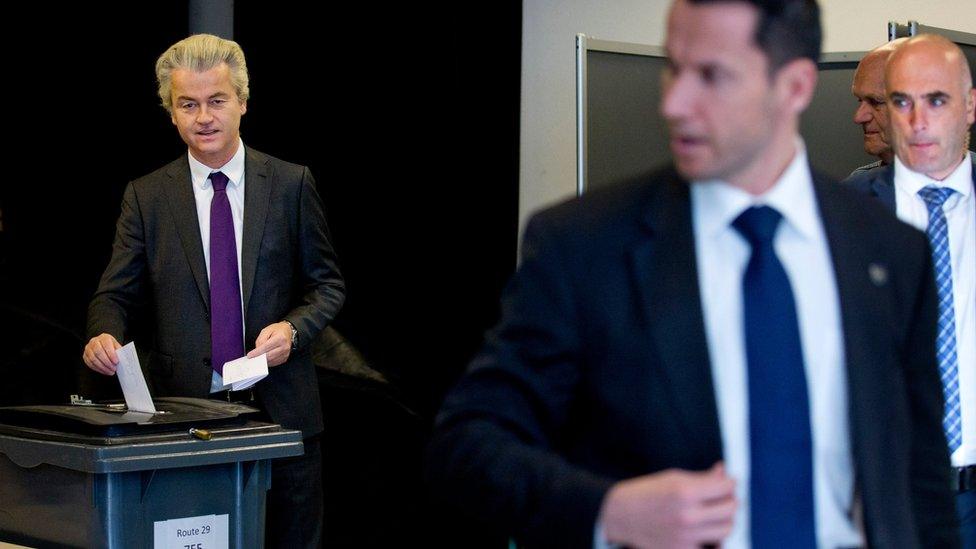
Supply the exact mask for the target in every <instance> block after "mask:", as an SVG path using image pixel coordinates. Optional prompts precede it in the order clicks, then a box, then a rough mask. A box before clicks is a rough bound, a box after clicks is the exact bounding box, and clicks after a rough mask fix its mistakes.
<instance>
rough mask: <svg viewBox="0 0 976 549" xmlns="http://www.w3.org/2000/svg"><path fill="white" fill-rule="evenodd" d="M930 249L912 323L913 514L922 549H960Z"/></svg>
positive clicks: (908, 372)
mask: <svg viewBox="0 0 976 549" xmlns="http://www.w3.org/2000/svg"><path fill="white" fill-rule="evenodd" d="M918 248H919V249H922V250H924V257H922V258H921V259H922V260H923V261H924V264H925V270H924V274H923V276H922V277H921V284H920V286H919V288H918V293H917V295H918V299H917V300H916V306H915V308H914V314H913V315H912V318H911V319H909V322H908V323H907V330H908V333H907V337H906V339H905V341H906V342H907V345H906V347H905V350H904V352H905V357H904V363H905V364H906V376H907V379H906V387H907V390H908V396H909V405H910V407H911V412H912V431H911V440H912V449H911V465H910V474H911V491H912V512H913V513H914V515H915V523H916V526H917V528H918V533H919V538H920V541H921V546H922V547H930V548H933V549H935V548H952V547H959V544H960V541H959V529H958V528H959V526H958V523H957V518H956V512H955V505H954V498H953V493H952V491H951V489H950V485H949V483H950V478H949V471H950V469H951V468H950V462H949V459H948V452H947V448H948V444H947V443H946V438H945V432H944V430H943V428H942V414H943V406H944V404H943V398H942V382H941V380H940V378H939V367H938V364H937V361H936V355H935V349H936V343H935V335H936V326H937V321H936V318H937V310H938V297H937V293H936V290H935V278H934V274H933V271H932V264H931V261H930V260H929V258H930V257H931V256H930V254H929V251H928V247H927V246H919V247H918Z"/></svg>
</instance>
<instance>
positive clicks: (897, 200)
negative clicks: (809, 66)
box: [851, 35, 976, 549]
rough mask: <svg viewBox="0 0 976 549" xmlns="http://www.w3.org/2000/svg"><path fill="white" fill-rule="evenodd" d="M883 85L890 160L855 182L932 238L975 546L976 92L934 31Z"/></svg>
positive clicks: (895, 59) (960, 58)
mask: <svg viewBox="0 0 976 549" xmlns="http://www.w3.org/2000/svg"><path fill="white" fill-rule="evenodd" d="M885 88H886V90H887V102H888V116H889V119H890V136H891V143H892V146H893V150H894V152H895V158H894V162H893V164H892V165H890V166H887V167H885V168H882V169H880V170H875V172H872V173H873V174H874V176H873V177H868V178H862V179H861V180H859V181H854V182H852V183H851V185H852V186H854V187H855V188H857V189H859V190H861V191H862V192H864V193H866V194H870V195H873V196H875V197H877V198H879V199H880V200H881V201H882V202H884V203H885V204H886V205H887V206H888V207H889V208H891V209H892V210H893V211H895V213H897V215H898V217H899V218H900V219H901V220H902V221H905V222H906V223H909V224H911V225H914V226H915V227H917V228H919V229H921V230H923V231H926V233H927V235H928V237H929V240H930V243H931V247H932V256H933V264H934V265H935V272H936V285H937V289H938V294H939V295H938V297H939V328H938V339H937V351H936V354H937V359H938V362H939V369H940V374H941V377H942V383H943V394H944V397H945V413H944V417H943V428H944V430H945V435H946V439H947V442H948V447H949V453H950V457H951V460H952V465H953V478H954V481H953V483H954V488H955V489H956V492H957V493H956V503H957V508H958V512H959V518H960V520H961V524H962V537H963V546H964V547H965V548H966V549H976V197H974V194H976V191H974V187H976V156H974V155H972V154H971V153H967V150H966V148H967V141H968V136H969V128H970V126H972V124H973V120H974V112H976V91H974V90H973V81H972V75H971V74H970V70H969V65H968V64H967V62H966V58H965V56H964V55H963V53H962V51H961V50H960V49H959V47H958V46H956V45H955V44H953V43H952V42H950V41H949V40H947V39H945V38H943V37H941V36H937V35H921V36H917V37H915V38H912V39H910V40H908V41H906V42H905V43H904V44H902V45H901V46H900V47H899V48H898V49H897V50H896V51H895V52H894V53H892V54H891V56H890V57H889V59H888V62H887V64H886V66H885Z"/></svg>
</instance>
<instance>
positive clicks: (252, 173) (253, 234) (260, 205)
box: [241, 147, 272, 320]
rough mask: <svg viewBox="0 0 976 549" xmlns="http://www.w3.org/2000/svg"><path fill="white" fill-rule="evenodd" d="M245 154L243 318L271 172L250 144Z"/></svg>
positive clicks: (245, 314) (262, 225) (246, 308)
mask: <svg viewBox="0 0 976 549" xmlns="http://www.w3.org/2000/svg"><path fill="white" fill-rule="evenodd" d="M244 155H245V156H244V180H245V183H244V236H243V243H242V244H241V246H242V248H241V281H242V282H243V284H244V287H243V288H241V289H242V290H243V295H242V297H243V299H244V318H245V320H246V319H247V310H248V302H249V301H250V297H251V289H252V288H253V287H254V275H255V271H256V270H257V265H258V253H259V252H260V251H261V240H262V239H263V238H264V222H265V219H266V218H267V216H268V202H269V200H270V198H271V178H272V174H271V173H270V167H269V161H268V158H267V156H265V155H263V154H261V153H259V152H257V151H255V150H254V149H251V148H250V147H248V148H245V152H244Z"/></svg>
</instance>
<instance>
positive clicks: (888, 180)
mask: <svg viewBox="0 0 976 549" xmlns="http://www.w3.org/2000/svg"><path fill="white" fill-rule="evenodd" d="M871 192H873V193H874V195H875V196H876V197H878V200H880V201H881V202H882V203H883V204H884V205H885V206H886V207H887V208H888V209H889V210H890V211H892V212H893V211H895V166H894V164H889V165H888V166H885V167H884V168H881V169H880V170H878V175H877V176H876V177H875V178H874V179H873V180H872V181H871Z"/></svg>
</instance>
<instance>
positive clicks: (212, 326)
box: [83, 35, 345, 548]
mask: <svg viewBox="0 0 976 549" xmlns="http://www.w3.org/2000/svg"><path fill="white" fill-rule="evenodd" d="M156 77H157V80H158V81H159V97H160V99H161V100H162V104H163V107H164V108H165V109H166V110H167V112H168V113H169V114H170V117H171V119H172V122H173V124H174V125H175V126H176V128H177V130H178V131H179V134H180V137H181V138H182V139H183V141H184V142H185V143H186V145H187V149H188V150H187V154H185V155H183V156H181V157H179V158H177V159H176V160H174V161H173V162H171V163H169V164H167V165H166V166H164V167H162V168H160V169H159V170H157V171H155V172H153V173H150V174H149V175H146V176H144V177H141V178H139V179H137V180H135V181H133V182H131V183H130V184H129V185H128V187H127V188H126V190H125V194H124V196H123V199H122V213H121V215H120V217H119V221H118V226H117V230H116V235H115V243H114V245H113V249H112V258H111V260H110V262H109V264H108V267H107V268H106V269H105V273H104V274H103V275H102V279H101V282H100V283H99V286H98V290H97V291H96V292H95V296H94V297H93V298H92V301H91V305H90V306H89V309H88V333H89V337H90V338H91V339H90V340H89V342H88V344H87V345H86V346H85V350H84V354H83V359H84V361H85V364H86V365H87V366H88V367H89V368H91V369H92V370H94V371H96V372H99V373H101V374H105V375H114V373H115V370H116V366H117V364H118V356H117V354H116V350H117V349H118V348H119V347H120V342H123V341H128V340H130V339H131V337H132V324H133V322H132V321H133V317H134V316H136V314H137V312H140V311H145V312H146V313H147V314H148V316H149V318H150V319H151V324H150V332H151V334H150V337H149V338H148V339H149V346H148V348H142V349H141V351H142V352H141V353H140V354H141V355H142V360H143V362H142V365H143V368H144V370H145V371H146V372H147V374H148V382H149V385H150V389H151V392H152V394H153V395H154V396H156V397H159V396H191V397H207V396H209V397H211V398H219V399H222V400H229V401H244V402H246V403H247V404H250V405H254V406H256V407H258V408H260V409H261V410H262V411H263V412H264V413H265V414H266V415H267V416H268V418H269V419H270V420H271V421H274V422H276V423H280V424H281V425H283V426H284V427H286V428H289V429H298V430H301V431H302V435H303V437H304V438H305V454H304V455H303V456H300V457H297V458H286V459H281V460H275V462H274V463H273V466H272V481H271V489H270V491H269V492H268V500H267V528H266V534H267V543H268V545H269V546H272V547H289V548H290V547H309V548H311V547H318V546H319V545H320V544H321V537H322V507H323V502H322V479H321V467H322V465H321V451H320V445H319V437H318V435H319V434H320V433H321V432H322V428H323V425H322V412H321V405H320V400H319V393H318V382H317V377H316V374H315V369H314V366H313V364H312V361H311V358H310V354H309V345H310V344H311V343H312V341H313V340H314V339H315V337H316V336H317V335H318V334H319V332H321V330H322V329H323V328H324V327H325V326H326V325H327V324H328V323H329V322H330V321H331V320H332V319H333V318H334V317H335V315H336V313H337V312H338V311H339V308H340V307H341V305H342V302H343V300H344V297H345V287H344V283H343V280H342V277H341V276H340V274H339V271H338V268H337V266H336V257H335V253H334V252H333V248H332V244H331V243H330V242H329V236H328V229H327V227H326V222H325V216H324V213H323V209H322V203H321V199H320V198H319V195H318V192H317V191H316V188H315V181H314V179H313V178H312V175H311V174H310V173H309V170H308V168H306V167H304V166H299V165H295V164H290V163H287V162H284V161H282V160H279V159H277V158H274V157H271V156H268V155H266V154H264V153H261V152H258V151H256V150H254V149H251V148H249V147H246V146H245V145H244V143H243V141H242V140H241V137H240V121H241V117H242V116H243V115H244V113H245V112H246V111H247V99H248V96H249V92H248V73H247V65H246V63H245V59H244V52H243V51H242V50H241V48H240V46H238V45H237V43H236V42H233V41H230V40H224V39H222V38H219V37H216V36H212V35H194V36H191V37H189V38H186V39H184V40H182V41H180V42H177V43H176V44H174V45H173V46H172V47H170V48H169V49H167V50H166V51H165V52H164V53H163V54H162V55H161V56H160V57H159V59H158V61H157V63H156ZM245 353H246V354H247V356H248V357H256V356H259V355H261V354H266V355H267V361H268V366H269V373H268V376H267V377H266V378H265V379H263V380H261V381H260V382H258V383H257V385H255V386H254V388H253V390H247V391H240V392H235V391H230V390H229V389H230V386H229V385H225V384H224V382H223V378H222V375H223V365H224V363H225V362H227V361H230V360H234V359H237V358H240V357H242V356H244V355H245Z"/></svg>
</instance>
